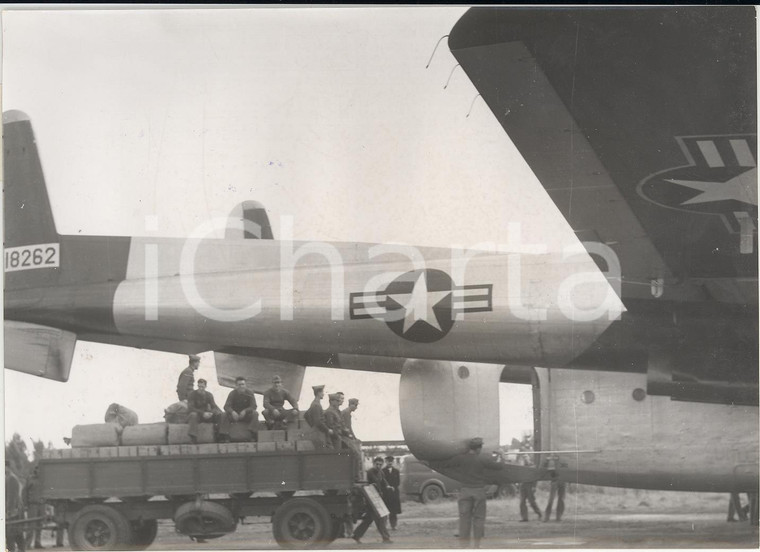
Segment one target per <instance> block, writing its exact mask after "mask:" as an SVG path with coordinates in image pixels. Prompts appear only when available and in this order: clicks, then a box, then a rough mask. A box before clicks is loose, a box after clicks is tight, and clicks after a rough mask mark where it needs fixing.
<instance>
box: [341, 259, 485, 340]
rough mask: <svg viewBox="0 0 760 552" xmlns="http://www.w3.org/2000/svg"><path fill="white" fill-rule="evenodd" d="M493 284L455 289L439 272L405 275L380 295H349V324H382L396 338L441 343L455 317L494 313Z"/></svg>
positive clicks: (444, 274)
mask: <svg viewBox="0 0 760 552" xmlns="http://www.w3.org/2000/svg"><path fill="white" fill-rule="evenodd" d="M492 296H493V286H492V284H483V285H467V286H457V285H455V284H454V282H453V280H452V279H451V277H450V276H449V275H448V274H446V273H445V272H444V271H442V270H437V269H424V270H412V271H410V272H406V273H404V274H402V275H400V276H398V277H397V278H396V279H394V280H393V281H392V282H391V283H389V284H388V285H387V286H386V288H385V289H384V290H382V291H377V292H369V293H367V292H358V293H351V294H350V295H349V315H350V319H351V320H362V319H369V318H374V319H376V320H382V321H383V322H385V323H386V325H387V326H388V327H389V328H390V329H391V331H393V332H394V333H395V334H396V335H398V336H399V337H402V338H404V339H407V340H409V341H414V342H418V343H431V342H434V341H438V340H439V339H442V338H443V337H444V336H445V335H446V334H448V333H449V331H450V330H451V328H452V327H453V326H454V320H455V318H456V315H457V314H458V313H469V312H488V311H491V310H493V300H492Z"/></svg>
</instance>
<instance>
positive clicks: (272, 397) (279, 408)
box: [262, 376, 298, 429]
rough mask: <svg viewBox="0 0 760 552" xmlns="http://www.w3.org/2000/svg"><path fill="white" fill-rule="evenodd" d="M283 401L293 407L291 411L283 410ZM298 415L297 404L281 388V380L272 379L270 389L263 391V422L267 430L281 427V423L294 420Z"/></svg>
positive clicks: (285, 390) (286, 391) (288, 393)
mask: <svg viewBox="0 0 760 552" xmlns="http://www.w3.org/2000/svg"><path fill="white" fill-rule="evenodd" d="M285 401H288V402H289V403H290V405H291V406H292V407H293V409H292V410H290V409H286V408H284V406H285ZM297 413H298V402H296V399H294V398H293V396H292V395H291V394H290V392H289V391H288V390H287V389H285V388H284V387H283V386H282V378H281V377H280V376H274V377H273V378H272V387H270V388H269V389H267V390H266V391H264V410H263V411H262V414H263V415H264V420H265V421H266V423H267V429H274V428H275V427H282V422H283V421H284V422H287V421H288V420H292V419H294V418H295V415H296V414H297Z"/></svg>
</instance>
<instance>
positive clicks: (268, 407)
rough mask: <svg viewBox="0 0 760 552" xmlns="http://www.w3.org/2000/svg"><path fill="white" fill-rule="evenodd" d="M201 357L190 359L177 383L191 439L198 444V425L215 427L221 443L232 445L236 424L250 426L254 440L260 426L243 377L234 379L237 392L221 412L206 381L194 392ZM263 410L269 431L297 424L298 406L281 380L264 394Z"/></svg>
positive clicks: (251, 393) (255, 406)
mask: <svg viewBox="0 0 760 552" xmlns="http://www.w3.org/2000/svg"><path fill="white" fill-rule="evenodd" d="M200 360H201V359H200V357H199V356H198V355H190V356H189V364H188V366H187V368H185V369H184V370H182V372H181V373H180V375H179V379H178V381H177V398H178V399H179V400H180V401H183V402H186V403H187V410H188V418H187V423H188V425H189V429H188V435H189V436H190V439H191V440H192V441H193V442H194V443H195V442H197V440H198V424H199V423H213V424H214V425H215V426H216V427H218V428H219V431H218V440H219V441H221V442H226V441H229V439H230V428H231V425H232V423H233V422H243V423H247V424H248V426H247V429H248V431H249V432H250V433H251V438H255V436H256V433H257V431H258V426H259V413H258V411H257V404H256V397H255V396H254V394H253V391H252V390H251V389H249V388H248V384H247V382H246V380H245V378H244V377H242V376H240V377H238V378H236V379H235V388H234V389H233V390H232V391H230V393H229V395H227V400H226V401H225V403H224V408H223V409H222V408H219V407H218V406H217V405H216V402H215V401H214V396H213V395H212V394H211V393H210V392H209V391H206V385H207V382H206V380H205V379H199V380H198V388H197V389H194V388H193V387H194V384H195V371H196V370H197V369H198V367H199V365H200ZM263 396H264V409H263V410H262V412H261V414H262V416H263V417H264V421H265V422H266V426H267V429H278V428H281V427H282V425H283V423H286V422H288V421H291V420H294V419H295V418H296V417H297V415H298V402H297V401H296V399H295V398H294V397H293V396H292V395H291V394H290V392H289V391H288V390H287V389H285V388H284V387H283V385H282V378H281V377H280V376H274V377H273V378H272V387H270V388H269V389H267V390H266V391H265V392H264V393H263ZM285 402H288V403H290V406H291V407H292V408H291V409H286V408H285Z"/></svg>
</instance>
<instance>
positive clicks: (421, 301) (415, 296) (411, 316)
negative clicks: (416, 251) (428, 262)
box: [390, 272, 451, 333]
mask: <svg viewBox="0 0 760 552" xmlns="http://www.w3.org/2000/svg"><path fill="white" fill-rule="evenodd" d="M450 294H451V291H428V288H427V278H426V276H425V273H424V272H422V273H421V274H420V275H419V276H418V277H417V281H416V282H414V287H413V288H412V292H411V293H396V294H393V295H391V296H390V297H391V298H392V299H393V300H394V301H396V302H397V303H398V304H399V305H402V306H403V307H404V311H405V313H406V314H405V316H404V333H406V332H407V331H408V330H409V328H411V327H412V326H414V325H415V324H416V323H417V322H418V321H420V320H422V321H423V322H425V323H426V324H429V325H430V326H433V327H434V328H435V329H437V330H438V331H443V330H442V329H441V326H440V324H439V323H438V318H436V316H435V312H434V311H433V307H435V306H436V305H437V304H438V303H440V302H441V301H443V300H444V299H445V298H446V297H447V296H448V295H450Z"/></svg>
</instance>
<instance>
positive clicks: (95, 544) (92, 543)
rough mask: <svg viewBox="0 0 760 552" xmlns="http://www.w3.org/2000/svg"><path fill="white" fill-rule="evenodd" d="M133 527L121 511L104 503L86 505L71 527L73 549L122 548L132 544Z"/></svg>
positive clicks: (75, 517)
mask: <svg viewBox="0 0 760 552" xmlns="http://www.w3.org/2000/svg"><path fill="white" fill-rule="evenodd" d="M132 538H133V535H132V528H131V527H130V525H129V521H128V520H127V518H125V517H124V516H123V515H122V514H121V513H120V512H118V511H117V510H115V509H113V508H111V507H110V506H104V505H102V504H91V505H90V506H85V507H84V508H82V509H81V510H79V512H77V514H76V515H75V516H74V519H73V520H72V521H71V525H70V527H69V544H70V545H71V548H72V549H73V550H120V549H124V548H129V547H130V546H131V545H132Z"/></svg>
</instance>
